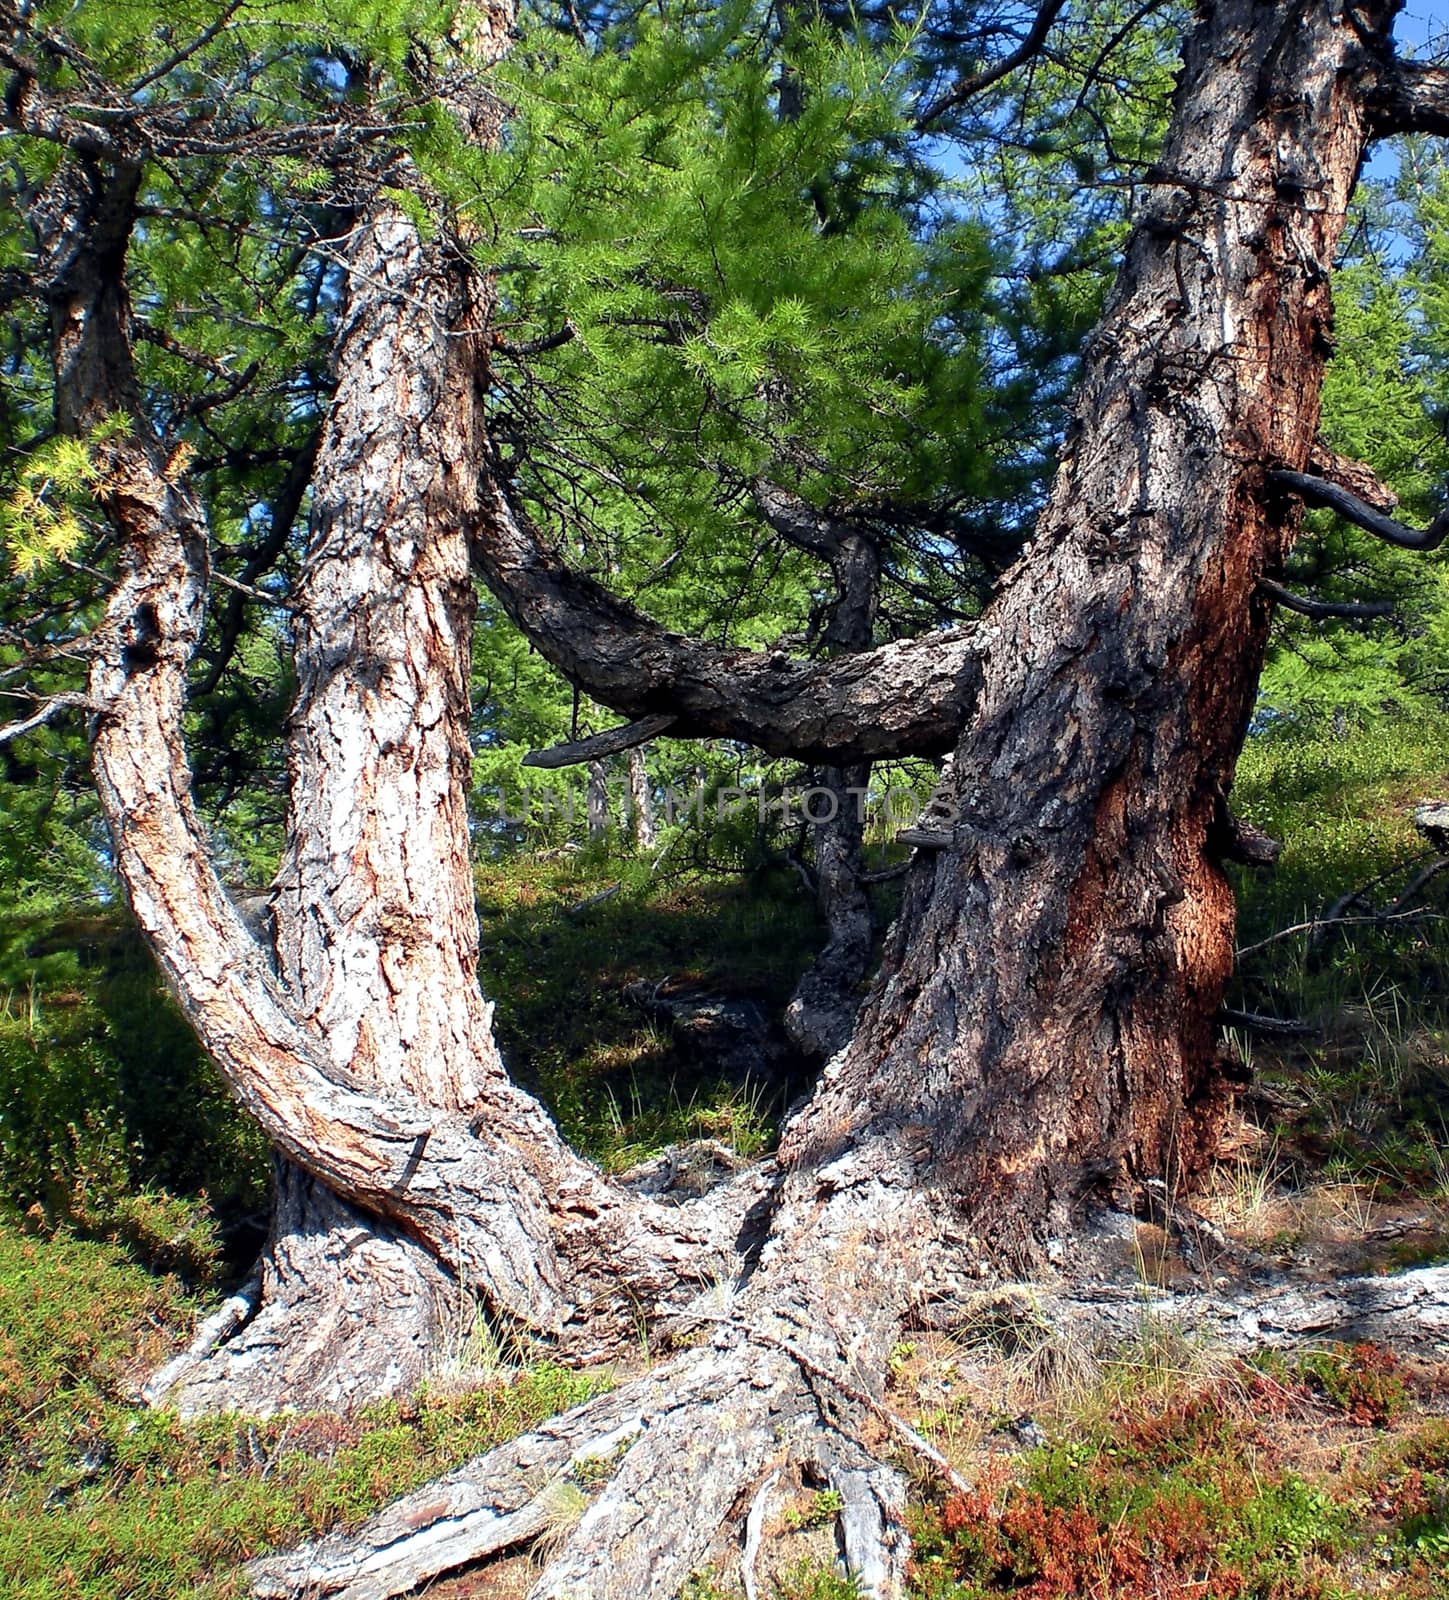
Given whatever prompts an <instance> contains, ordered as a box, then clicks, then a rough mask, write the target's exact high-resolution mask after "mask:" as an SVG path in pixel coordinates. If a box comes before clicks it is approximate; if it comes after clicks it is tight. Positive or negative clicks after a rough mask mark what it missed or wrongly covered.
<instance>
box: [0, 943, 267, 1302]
mask: <svg viewBox="0 0 1449 1600" xmlns="http://www.w3.org/2000/svg"><path fill="white" fill-rule="evenodd" d="M62 926H63V925H62ZM86 931H87V933H88V934H89V936H91V937H95V936H96V934H97V932H99V934H100V937H101V938H102V939H104V940H105V941H106V942H107V943H108V944H109V945H110V946H111V947H112V949H113V951H114V950H115V949H116V947H119V948H120V950H121V951H123V952H126V953H128V954H129V957H130V961H131V963H132V965H131V966H130V968H129V970H128V969H127V968H126V967H125V966H124V965H121V966H119V967H115V966H113V967H112V969H111V970H110V971H107V970H106V969H105V968H101V969H100V970H99V971H97V970H95V969H91V970H89V971H86V970H85V969H84V968H82V967H81V966H80V964H79V963H78V962H76V961H75V958H74V953H72V957H71V961H72V982H73V983H76V984H80V983H83V984H84V985H85V987H84V988H78V987H70V988H61V987H59V986H50V987H47V988H45V989H31V990H29V991H27V992H25V993H24V994H19V993H14V992H12V994H11V996H10V997H9V999H8V1001H6V1003H5V1004H4V1006H3V1008H0V1207H7V1208H8V1207H13V1208H15V1209H16V1210H19V1211H27V1210H28V1211H32V1212H33V1213H34V1219H35V1225H36V1226H38V1227H43V1228H47V1229H49V1228H56V1227H62V1226H64V1227H69V1228H72V1229H74V1230H76V1231H77V1232H80V1233H83V1234H86V1235H89V1236H92V1237H96V1238H106V1239H113V1240H117V1241H121V1242H123V1243H125V1244H127V1245H128V1246H129V1247H130V1248H131V1249H132V1250H133V1251H134V1252H135V1254H136V1255H137V1256H138V1258H139V1259H141V1260H143V1261H146V1262H149V1263H151V1264H152V1265H154V1266H157V1267H159V1268H163V1269H169V1270H176V1271H180V1272H183V1273H184V1274H186V1275H188V1276H189V1277H191V1278H192V1279H193V1280H205V1279H208V1278H210V1277H211V1276H212V1275H213V1274H214V1273H215V1272H217V1271H218V1270H219V1269H220V1266H221V1255H222V1251H221V1246H220V1242H219V1240H218V1237H217V1233H216V1217H217V1216H221V1217H223V1218H225V1219H227V1220H228V1221H229V1222H230V1223H233V1224H234V1223H235V1222H236V1221H237V1220H238V1219H239V1218H241V1217H243V1216H246V1215H247V1214H249V1213H253V1212H256V1211H257V1210H258V1209H259V1208H260V1207H261V1206H262V1205H263V1203H264V1199H265V1183H266V1178H265V1174H266V1170H267V1166H266V1144H265V1141H264V1140H263V1139H262V1137H261V1135H260V1133H259V1132H258V1131H257V1130H256V1128H255V1126H254V1125H253V1124H252V1123H251V1122H250V1121H249V1120H248V1119H246V1118H245V1117H243V1116H242V1114H241V1112H240V1111H239V1110H238V1109H237V1107H236V1106H235V1105H234V1104H233V1102H232V1100H231V1098H230V1096H229V1095H228V1094H227V1093H226V1092H225V1090H224V1088H223V1086H222V1084H221V1082H220V1080H219V1079H218V1078H217V1076H216V1074H215V1072H214V1070H213V1069H212V1068H211V1067H210V1065H209V1064H208V1063H207V1062H206V1060H205V1058H204V1057H203V1056H202V1055H201V1053H200V1051H199V1050H198V1048H197V1046H196V1042H195V1039H194V1037H193V1036H192V1034H191V1031H190V1029H189V1028H187V1027H186V1025H185V1023H184V1022H183V1021H182V1020H181V1018H180V1017H179V1016H178V1015H177V1013H176V1011H175V1009H174V1007H173V1006H172V1005H171V1003H170V1001H169V1000H168V999H167V998H166V997H165V996H164V994H163V993H162V992H161V991H160V989H159V986H158V984H157V981H156V979H155V977H154V976H153V975H152V974H151V973H150V972H149V971H148V970H147V968H146V966H145V965H143V964H142V962H143V960H144V957H143V955H142V952H141V951H140V950H139V947H138V943H137V941H136V940H135V939H134V936H126V935H124V934H122V933H121V932H119V930H117V929H116V928H115V927H114V925H113V924H109V923H107V922H102V923H101V924H100V928H99V930H97V929H96V927H95V925H94V923H93V924H92V926H91V927H90V928H89V929H87V930H86ZM46 932H47V933H48V934H49V936H50V937H52V938H53V937H55V929H54V925H52V927H51V928H49V929H47V930H46ZM63 936H73V935H72V934H71V933H70V930H66V933H65V935H63ZM115 959H116V958H115V956H114V955H113V956H112V960H113V961H115ZM178 1107H184V1108H185V1114H184V1117H181V1118H178V1114H177V1113H178Z"/></svg>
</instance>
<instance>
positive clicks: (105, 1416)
mask: <svg viewBox="0 0 1449 1600" xmlns="http://www.w3.org/2000/svg"><path fill="white" fill-rule="evenodd" d="M191 1311H192V1306H191V1303H190V1301H189V1299H188V1297H187V1295H186V1294H185V1292H184V1290H183V1288H182V1286H181V1285H180V1283H179V1282H178V1281H177V1280H176V1279H174V1278H165V1277H158V1276H157V1275H156V1274H154V1273H152V1272H150V1271H147V1270H146V1269H144V1268H142V1267H139V1266H137V1265H136V1264H135V1262H134V1261H132V1260H131V1259H130V1258H129V1257H128V1255H127V1253H126V1252H125V1251H124V1250H123V1249H121V1248H120V1247H119V1246H117V1245H114V1244H107V1243H103V1242H98V1241H94V1240H82V1239H77V1238H74V1237H71V1236H69V1235H66V1234H64V1233H61V1234H57V1235H55V1236H53V1237H50V1238H45V1239H37V1238H33V1237H29V1236H27V1235H25V1234H24V1233H22V1232H21V1231H19V1230H18V1229H17V1228H16V1227H14V1226H3V1227H0V1329H3V1330H5V1331H4V1333H3V1335H0V1441H3V1451H0V1461H3V1463H4V1464H3V1466H0V1500H3V1502H4V1504H5V1507H6V1511H7V1515H6V1516H5V1518H4V1519H3V1520H0V1596H4V1597H6V1600H10V1597H14V1600H21V1597H24V1600H173V1597H181V1596H196V1597H202V1596H206V1597H214V1600H225V1597H229V1596H234V1595H240V1594H242V1593H244V1586H243V1584H242V1583H241V1580H240V1578H239V1577H238V1575H237V1573H236V1570H235V1569H236V1565H237V1563H239V1562H241V1561H244V1560H246V1559H248V1558H249V1557H251V1556H253V1555H257V1554H259V1553H261V1552H262V1551H265V1550H269V1549H272V1548H276V1547H278V1546H285V1545H289V1544H293V1543H295V1542H296V1541H297V1540H299V1539H303V1538H307V1537H311V1536H313V1535H315V1534H319V1533H323V1532H326V1531H327V1530H329V1529H331V1528H334V1527H337V1526H339V1525H342V1524H348V1523H354V1522H356V1521H359V1520H360V1519H361V1518H363V1517H365V1516H366V1515H367V1514H368V1513H369V1512H371V1511H372V1510H374V1509H376V1508H377V1507H378V1506H380V1505H382V1504H384V1503H385V1502H387V1501H389V1500H391V1499H393V1498H395V1497H396V1496H397V1495H398V1494H400V1493H403V1492H405V1491H406V1490H407V1489H409V1488H412V1487H414V1486H415V1485H417V1484H420V1483H423V1482H426V1481H427V1480H428V1479H429V1478H432V1477H434V1476H436V1475H437V1474H438V1473H440V1472H444V1471H447V1470H448V1469H449V1468H450V1467H452V1466H456V1465H458V1464H459V1463H460V1462H462V1461H464V1460H466V1459H467V1458H468V1457H469V1456H471V1455H474V1454H476V1453H478V1452H479V1451H482V1450H485V1449H488V1448H489V1447H490V1446H492V1445H495V1444H498V1443H500V1442H502V1441H504V1440H506V1439H509V1438H512V1437H514V1436H515V1435H516V1434H518V1433H520V1432H522V1431H524V1430H525V1429H526V1428H528V1427H529V1426H531V1425H532V1424H534V1423H536V1422H537V1421H539V1420H541V1419H542V1418H544V1417H548V1416H552V1415H554V1414H555V1413H557V1412H558V1411H561V1410H564V1409H566V1408H567V1407H569V1406H571V1405H575V1404H577V1403H578V1402H579V1401H581V1400H583V1399H585V1398H587V1397H588V1396H589V1395H590V1394H593V1393H596V1392H598V1391H599V1390H600V1389H601V1388H602V1387H605V1386H606V1384H607V1380H606V1379H605V1378H603V1377H601V1376H600V1375H599V1374H594V1375H584V1374H580V1373H576V1372H569V1371H565V1370H564V1369H562V1368H560V1367H555V1366H549V1365H542V1366H535V1367H533V1368H530V1369H527V1370H524V1371H520V1372H517V1373H515V1374H514V1375H512V1376H511V1377H509V1378H507V1379H497V1380H495V1381H492V1382H490V1383H487V1384H484V1385H483V1386H481V1387H477V1388H475V1389H473V1390H471V1391H469V1392H465V1393H454V1394H452V1395H451V1397H448V1398H444V1397H442V1396H428V1395H424V1396H423V1397H422V1398H421V1399H420V1400H418V1401H417V1402H415V1403H410V1404H388V1405H382V1406H376V1407H373V1408H371V1409H370V1410H368V1411H366V1412H364V1413H363V1414H362V1415H360V1416H359V1417H357V1418H355V1419H351V1420H348V1421H345V1422H344V1421H341V1420H339V1419H338V1418H336V1417H333V1416H315V1417H309V1416H295V1417H286V1418H277V1419H273V1420H269V1421H264V1422H258V1421H248V1420H246V1419H244V1418H239V1417H223V1418H215V1419H209V1420H206V1421H203V1422H196V1423H182V1422H180V1421H179V1420H178V1419H177V1418H176V1417H175V1416H173V1415H171V1414H169V1413H167V1412H156V1411H150V1410H146V1409H143V1408H141V1407H139V1406H137V1405H135V1404H133V1403H132V1402H131V1400H130V1395H131V1393H132V1390H133V1388H134V1386H135V1384H136V1382H137V1380H138V1378H139V1377H140V1376H141V1374H142V1373H143V1372H144V1371H145V1370H146V1369H147V1368H148V1367H149V1366H150V1365H151V1364H153V1363H154V1362H155V1361H156V1360H158V1359H159V1358H160V1356H161V1355H162V1354H163V1353H164V1352H165V1351H167V1350H169V1349H170V1348H173V1347H174V1342H175V1340H176V1338H177V1337H178V1335H179V1334H180V1333H182V1332H183V1331H184V1330H185V1329H186V1328H187V1327H188V1326H189V1322H190V1314H191Z"/></svg>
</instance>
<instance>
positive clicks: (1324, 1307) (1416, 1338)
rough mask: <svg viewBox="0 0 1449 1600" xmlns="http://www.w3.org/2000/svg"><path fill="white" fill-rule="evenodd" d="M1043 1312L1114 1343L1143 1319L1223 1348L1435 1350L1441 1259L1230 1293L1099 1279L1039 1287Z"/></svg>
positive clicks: (1446, 1315) (1448, 1327) (1447, 1316)
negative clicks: (1045, 1291) (1346, 1345)
mask: <svg viewBox="0 0 1449 1600" xmlns="http://www.w3.org/2000/svg"><path fill="white" fill-rule="evenodd" d="M1041 1310H1042V1312H1043V1314H1044V1315H1045V1316H1046V1317H1047V1318H1049V1319H1050V1321H1051V1322H1052V1323H1054V1324H1055V1325H1057V1326H1058V1327H1062V1328H1070V1329H1071V1330H1072V1331H1073V1332H1074V1333H1078V1334H1081V1335H1082V1336H1084V1337H1087V1338H1092V1339H1098V1340H1103V1341H1106V1342H1114V1341H1118V1340H1130V1339H1131V1338H1133V1337H1134V1336H1135V1335H1137V1334H1140V1332H1141V1330H1142V1327H1143V1324H1144V1322H1151V1323H1153V1324H1155V1325H1157V1326H1159V1327H1163V1328H1169V1329H1171V1330H1172V1331H1173V1332H1175V1333H1179V1334H1182V1335H1183V1336H1184V1337H1186V1338H1190V1339H1194V1340H1200V1341H1202V1342H1203V1343H1204V1344H1209V1345H1212V1346H1213V1347H1215V1348H1218V1349H1221V1350H1224V1351H1228V1352H1233V1353H1236V1352H1239V1351H1250V1350H1258V1349H1262V1348H1264V1347H1267V1348H1270V1349H1284V1348H1289V1347H1291V1346H1294V1345H1302V1344H1309V1343H1312V1342H1314V1341H1315V1340H1322V1339H1330V1340H1341V1341H1344V1342H1348V1341H1352V1340H1358V1339H1372V1340H1374V1341H1376V1342H1380V1343H1384V1344H1393V1345H1395V1346H1397V1347H1399V1348H1405V1347H1407V1348H1423V1349H1425V1350H1426V1351H1428V1352H1430V1353H1438V1354H1442V1352H1443V1350H1444V1348H1445V1346H1446V1344H1449V1266H1442V1267H1417V1268H1414V1269H1413V1270H1411V1271H1408V1272H1400V1273H1395V1274H1394V1275H1393V1276H1392V1277H1361V1278H1344V1279H1342V1280H1341V1281H1340V1282H1337V1283H1327V1284H1322V1283H1320V1284H1310V1285H1306V1286H1305V1285H1303V1284H1301V1283H1278V1284H1276V1285H1274V1286H1272V1287H1269V1288H1255V1289H1253V1290H1252V1291H1250V1292H1244V1293H1241V1294H1237V1295H1218V1294H1202V1295H1199V1294H1189V1295H1169V1294H1164V1293H1162V1292H1161V1291H1159V1290H1155V1289H1149V1288H1147V1287H1145V1286H1144V1285H1142V1284H1135V1285H1122V1284H1099V1285H1093V1286H1083V1287H1079V1288H1077V1289H1075V1290H1071V1291H1067V1292H1065V1293H1062V1294H1059V1295H1055V1296H1046V1297H1044V1298H1043V1300H1042V1302H1041Z"/></svg>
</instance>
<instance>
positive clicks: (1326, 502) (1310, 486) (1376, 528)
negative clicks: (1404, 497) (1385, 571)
mask: <svg viewBox="0 0 1449 1600" xmlns="http://www.w3.org/2000/svg"><path fill="white" fill-rule="evenodd" d="M1268 481H1269V482H1270V483H1272V484H1275V485H1276V486H1277V487H1278V488H1280V489H1287V490H1289V491H1291V492H1292V493H1293V494H1296V495H1298V496H1299V497H1300V498H1301V499H1302V500H1303V501H1304V502H1305V503H1306V504H1308V505H1310V506H1324V507H1326V508H1328V509H1329V510H1331V511H1336V512H1337V513H1338V515H1339V516H1341V517H1342V518H1343V519H1344V520H1345V521H1347V522H1351V523H1353V524H1354V526H1355V527H1358V528H1362V529H1363V530H1364V532H1365V533H1371V534H1373V536H1374V537H1375V538H1376V539H1382V540H1383V541H1384V543H1385V544H1393V545H1397V546H1398V547H1399V548H1400V549H1401V550H1437V549H1438V548H1439V546H1440V545H1441V544H1443V542H1444V540H1445V537H1446V536H1449V511H1441V512H1440V513H1439V515H1438V516H1437V517H1435V518H1434V520H1433V522H1431V523H1430V524H1429V526H1428V527H1427V528H1410V527H1407V526H1406V525H1405V524H1404V523H1402V522H1395V521H1394V519H1393V518H1392V517H1389V516H1385V515H1384V513H1383V512H1382V511H1376V510H1375V509H1374V508H1373V507H1372V506H1371V505H1368V504H1367V503H1366V502H1365V501H1363V500H1360V499H1359V497H1358V496H1357V495H1356V494H1354V493H1353V492H1352V491H1351V490H1349V489H1345V488H1343V487H1342V486H1341V485H1340V484H1337V483H1332V482H1330V481H1329V480H1328V479H1327V478H1315V477H1312V476H1311V475H1310V474H1308V473H1306V472H1289V471H1287V470H1286V469H1278V470H1275V471H1273V472H1270V473H1269V474H1268Z"/></svg>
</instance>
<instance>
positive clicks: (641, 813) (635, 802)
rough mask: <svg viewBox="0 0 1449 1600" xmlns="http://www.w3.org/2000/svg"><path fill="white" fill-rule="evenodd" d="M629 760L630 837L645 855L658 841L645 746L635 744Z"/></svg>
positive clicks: (629, 753) (641, 853) (627, 759)
mask: <svg viewBox="0 0 1449 1600" xmlns="http://www.w3.org/2000/svg"><path fill="white" fill-rule="evenodd" d="M625 760H626V761H627V762H628V764H629V765H628V790H627V804H628V808H629V837H630V840H631V841H632V843H633V846H634V849H635V850H636V851H637V852H638V853H639V854H640V855H644V854H646V853H647V852H648V851H650V850H652V849H653V848H654V846H655V844H656V843H657V842H658V837H659V835H658V830H657V829H656V828H655V826H654V795H653V791H652V790H651V789H650V787H649V768H648V766H647V765H646V764H645V760H644V747H643V746H642V745H635V746H634V747H633V748H632V749H631V750H630V751H629V752H628V753H627V755H626V757H625Z"/></svg>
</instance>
